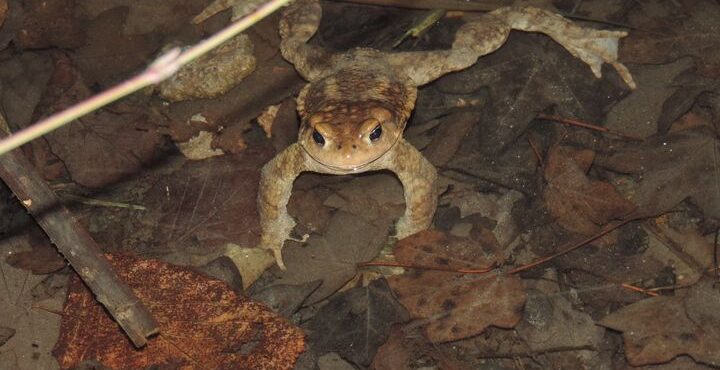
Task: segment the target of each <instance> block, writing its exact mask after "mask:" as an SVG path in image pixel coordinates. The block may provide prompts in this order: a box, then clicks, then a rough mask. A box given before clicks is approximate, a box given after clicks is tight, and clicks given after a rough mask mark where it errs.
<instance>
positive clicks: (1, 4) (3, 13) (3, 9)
mask: <svg viewBox="0 0 720 370" xmlns="http://www.w3.org/2000/svg"><path fill="white" fill-rule="evenodd" d="M7 11H8V4H7V1H6V0H0V27H2V25H3V23H5V17H7Z"/></svg>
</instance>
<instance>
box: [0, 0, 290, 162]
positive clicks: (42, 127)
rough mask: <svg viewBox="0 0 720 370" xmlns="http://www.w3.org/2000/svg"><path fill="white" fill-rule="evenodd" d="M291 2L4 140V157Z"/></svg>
mask: <svg viewBox="0 0 720 370" xmlns="http://www.w3.org/2000/svg"><path fill="white" fill-rule="evenodd" d="M289 1H290V0H270V1H268V2H267V3H266V4H265V5H262V6H260V7H259V8H258V9H256V10H255V11H254V12H252V13H250V14H248V15H247V16H246V17H244V18H242V19H240V20H239V21H237V22H235V23H233V24H231V25H230V26H228V27H226V28H225V29H223V30H222V31H220V32H218V33H216V34H215V35H213V36H211V37H210V38H208V39H206V40H205V41H202V42H201V43H199V44H197V45H195V46H193V47H192V48H189V49H187V50H185V51H184V52H181V51H180V49H179V48H175V49H172V50H170V51H169V52H167V53H166V54H164V55H162V56H160V57H159V58H158V59H157V60H155V61H154V62H153V63H152V64H150V66H149V67H148V68H147V69H146V70H145V71H143V72H142V73H140V74H139V75H138V76H135V77H133V78H131V79H129V80H127V81H125V82H123V83H121V84H120V85H118V86H115V87H113V88H111V89H109V90H106V91H104V92H102V93H100V94H98V95H95V96H93V97H91V98H89V99H87V100H85V101H83V102H80V103H78V104H76V105H74V106H72V107H70V108H68V109H66V110H64V111H62V112H59V113H56V114H53V115H52V116H50V117H47V118H45V119H43V120H41V121H39V122H37V123H35V124H34V125H32V126H29V127H26V128H24V129H22V130H20V131H18V132H17V133H15V134H13V135H12V136H9V137H7V138H4V139H2V140H0V155H3V154H5V153H7V152H9V151H10V150H13V149H15V148H18V147H19V146H21V145H23V144H25V143H28V142H30V141H31V140H33V139H36V138H38V137H40V136H43V135H45V134H47V133H49V132H52V131H54V130H56V129H58V128H60V127H62V126H64V125H66V124H67V123H69V122H71V121H73V120H75V119H77V118H79V117H82V116H84V115H86V114H88V113H90V112H93V111H95V110H97V109H99V108H101V107H103V106H105V105H107V104H109V103H112V102H114V101H116V100H118V99H120V98H122V97H125V96H127V95H130V94H132V93H134V92H136V91H138V90H141V89H143V88H145V87H146V86H149V85H152V84H157V83H160V82H161V81H163V80H165V79H167V78H168V77H170V76H172V75H173V74H174V73H175V72H177V71H178V70H179V69H180V67H182V66H183V65H185V64H187V63H189V62H191V61H193V60H195V59H196V58H198V57H199V56H201V55H203V54H205V53H207V52H208V51H210V50H212V49H213V48H215V47H217V46H218V45H220V44H222V43H224V42H225V41H227V40H229V39H231V38H232V37H234V36H235V35H237V34H238V33H240V32H242V31H244V30H245V29H247V28H248V27H250V26H252V25H254V24H255V23H257V22H258V21H260V20H261V19H263V18H265V17H266V16H268V15H270V14H271V13H272V12H274V11H275V10H277V9H278V8H280V7H281V6H283V5H285V4H287V3H288V2H289Z"/></svg>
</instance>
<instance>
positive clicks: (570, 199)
mask: <svg viewBox="0 0 720 370" xmlns="http://www.w3.org/2000/svg"><path fill="white" fill-rule="evenodd" d="M593 157H594V153H593V152H592V151H590V150H574V149H571V148H568V147H562V146H555V147H553V148H551V149H550V152H549V153H548V160H547V166H546V167H545V180H546V181H547V187H546V188H545V192H544V194H543V196H544V199H545V205H546V207H547V208H548V210H549V211H550V214H551V215H552V216H553V217H554V218H555V219H557V221H558V223H559V224H560V225H561V226H562V227H563V228H565V229H566V230H569V231H572V232H576V233H579V234H582V235H593V234H595V233H597V232H598V231H600V227H601V226H602V225H604V224H606V223H607V222H608V221H610V220H614V219H620V218H622V217H624V216H627V215H628V214H630V213H631V212H632V211H633V210H634V209H635V205H634V204H633V203H631V202H630V201H628V200H626V199H625V198H624V197H623V196H622V195H620V193H618V192H617V190H615V188H614V187H613V186H612V185H611V184H610V183H607V182H602V181H595V180H591V179H589V178H588V177H587V176H586V175H585V173H586V172H587V171H588V170H589V168H590V165H591V164H592V161H593Z"/></svg>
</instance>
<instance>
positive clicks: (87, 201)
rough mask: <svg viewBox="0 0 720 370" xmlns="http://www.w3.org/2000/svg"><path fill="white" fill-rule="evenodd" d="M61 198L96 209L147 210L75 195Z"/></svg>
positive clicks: (65, 195)
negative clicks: (95, 207)
mask: <svg viewBox="0 0 720 370" xmlns="http://www.w3.org/2000/svg"><path fill="white" fill-rule="evenodd" d="M60 197H61V198H67V199H70V200H74V201H76V202H80V203H82V204H85V205H88V206H97V207H115V208H127V209H132V210H134V211H145V210H147V208H146V207H145V206H141V205H138V204H130V203H122V202H113V201H109V200H100V199H92V198H86V197H81V196H79V195H75V194H60Z"/></svg>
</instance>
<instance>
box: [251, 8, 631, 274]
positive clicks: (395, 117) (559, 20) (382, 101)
mask: <svg viewBox="0 0 720 370" xmlns="http://www.w3.org/2000/svg"><path fill="white" fill-rule="evenodd" d="M320 17H321V8H320V3H319V1H318V0H298V1H295V2H294V3H293V4H292V5H291V6H290V7H288V8H287V9H286V10H285V11H284V13H283V15H282V18H281V21H280V35H281V45H280V48H281V52H282V55H283V57H284V58H285V59H287V60H288V61H289V62H290V63H292V64H293V65H294V66H295V68H296V69H297V71H298V72H299V73H300V75H302V77H303V78H305V79H306V80H307V81H309V83H308V84H307V85H306V86H305V87H304V88H303V89H302V90H301V92H300V93H299V95H298V97H297V110H298V114H299V116H300V119H301V124H300V131H299V135H298V141H297V142H296V143H294V144H292V145H290V146H289V147H287V148H286V149H285V150H283V151H282V152H280V153H279V154H277V156H276V157H275V158H274V159H272V160H271V161H270V162H268V163H267V164H266V165H265V166H264V167H263V169H262V175H261V180H260V190H259V194H258V209H259V213H260V224H261V227H262V236H261V241H260V247H262V248H266V249H269V250H271V251H272V252H273V254H274V256H275V260H276V262H277V264H278V266H280V267H281V268H283V269H284V264H283V260H282V253H281V251H282V248H283V244H284V242H285V241H286V240H288V239H291V238H290V232H291V231H292V229H293V227H294V226H295V221H294V220H293V218H292V217H291V216H290V215H289V214H288V211H287V203H288V201H289V199H290V194H291V191H292V186H293V182H294V181H295V178H296V177H297V176H298V175H299V174H300V173H301V172H305V171H311V172H318V173H323V174H334V175H345V174H356V173H361V172H367V171H376V170H384V169H386V170H390V171H392V172H394V173H395V174H396V175H397V177H398V178H399V179H400V182H401V183H402V185H403V189H404V193H405V207H406V208H405V213H404V215H403V216H402V217H401V218H400V219H399V220H398V221H397V223H396V225H395V232H396V234H395V237H396V238H398V239H400V238H404V237H407V236H409V235H411V234H414V233H416V232H419V231H422V230H425V229H427V228H428V227H430V223H431V221H432V217H433V214H434V212H435V208H436V206H437V197H436V194H435V180H436V178H437V174H436V171H435V168H434V167H433V165H432V164H430V162H428V160H427V159H425V158H424V157H423V155H422V154H421V153H420V152H419V151H418V150H417V149H415V148H414V147H413V146H412V145H411V144H409V143H408V142H407V141H405V140H404V139H403V137H402V135H403V130H404V128H405V125H406V122H407V120H408V117H409V116H410V113H411V112H412V110H413V107H414V105H415V98H416V96H417V89H418V87H419V86H422V85H425V84H427V83H429V82H431V81H433V80H435V79H437V78H439V77H441V76H442V75H444V74H447V73H449V72H453V71H458V70H462V69H464V68H467V67H469V66H471V65H472V64H474V63H475V62H476V61H477V59H478V58H479V57H480V56H482V55H485V54H488V53H491V52H493V51H494V50H496V49H497V48H499V47H500V46H501V45H503V43H505V40H506V39H507V37H508V34H509V32H510V30H512V29H516V30H522V31H528V32H541V33H544V34H546V35H548V36H550V37H552V38H553V39H554V40H555V41H557V42H558V43H559V44H560V45H562V46H563V47H565V49H567V50H568V51H569V52H570V53H571V54H572V55H574V56H575V57H577V58H580V59H581V60H582V61H583V62H585V63H586V64H587V65H588V66H589V67H590V69H591V70H592V72H593V73H594V75H595V76H596V77H597V78H600V77H601V66H602V64H603V63H608V64H610V65H611V66H612V67H614V68H615V70H616V71H617V72H618V73H619V75H620V76H621V77H622V79H623V80H624V81H625V83H626V84H627V85H628V86H629V87H630V88H635V83H634V81H633V79H632V76H631V75H630V72H629V71H628V70H627V68H626V67H625V66H624V65H623V64H621V63H619V62H618V61H617V49H618V40H619V39H620V38H622V37H624V36H626V35H627V33H626V32H622V31H604V30H595V29H588V28H583V27H580V26H578V25H576V24H574V23H572V22H571V21H569V20H567V19H565V18H563V17H562V16H560V15H558V14H555V13H552V12H549V11H546V10H542V9H537V8H530V7H522V8H510V7H508V8H500V9H497V10H495V11H492V12H490V13H486V14H484V15H482V16H481V17H479V18H477V19H475V20H473V21H470V22H467V23H465V24H464V25H463V26H462V27H461V28H460V29H459V30H458V31H457V33H456V35H455V39H454V41H453V44H452V48H451V49H449V50H437V51H417V52H394V53H388V52H381V51H378V50H375V49H368V48H356V49H352V50H349V51H346V52H334V51H331V50H327V49H324V48H321V47H318V46H315V45H311V44H308V43H307V42H308V41H309V40H310V38H311V37H312V36H313V35H314V34H315V32H316V30H317V28H318V25H319V23H320Z"/></svg>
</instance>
